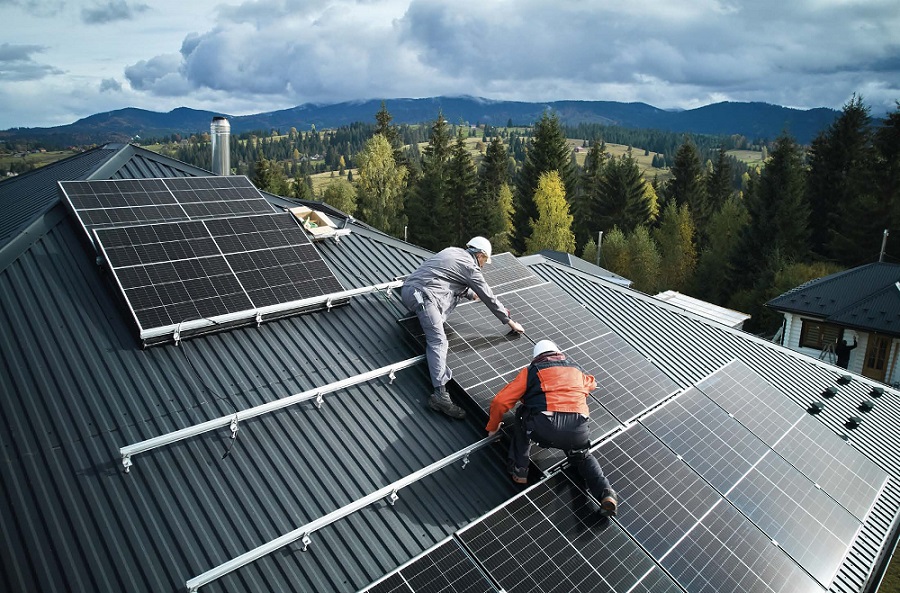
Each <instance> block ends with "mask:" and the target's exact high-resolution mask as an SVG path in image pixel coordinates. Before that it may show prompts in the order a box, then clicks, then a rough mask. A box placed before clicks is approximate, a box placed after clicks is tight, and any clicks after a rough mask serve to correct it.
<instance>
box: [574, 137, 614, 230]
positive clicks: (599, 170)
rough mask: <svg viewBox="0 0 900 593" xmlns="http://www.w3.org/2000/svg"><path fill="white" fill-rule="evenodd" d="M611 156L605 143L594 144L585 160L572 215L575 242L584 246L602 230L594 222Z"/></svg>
mask: <svg viewBox="0 0 900 593" xmlns="http://www.w3.org/2000/svg"><path fill="white" fill-rule="evenodd" d="M608 158H609V154H608V153H607V152H606V143H605V142H602V141H601V142H596V141H595V142H592V143H591V148H590V149H589V150H588V153H587V155H585V158H584V169H583V170H582V172H581V176H580V177H579V178H578V187H577V188H576V191H575V197H574V199H573V200H572V215H573V216H574V217H575V242H576V244H577V245H584V244H585V242H587V241H588V240H592V237H593V235H594V234H595V233H596V232H597V231H598V230H601V229H600V228H599V224H598V222H597V221H596V220H594V213H595V212H596V211H597V209H598V206H597V204H598V203H599V202H600V192H601V187H602V183H603V174H604V171H605V168H606V162H607V160H608Z"/></svg>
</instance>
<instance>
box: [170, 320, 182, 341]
mask: <svg viewBox="0 0 900 593" xmlns="http://www.w3.org/2000/svg"><path fill="white" fill-rule="evenodd" d="M172 339H173V340H175V345H176V346H178V344H179V343H181V324H180V323H179V324H178V327H176V328H175V332H174V333H173V334H172Z"/></svg>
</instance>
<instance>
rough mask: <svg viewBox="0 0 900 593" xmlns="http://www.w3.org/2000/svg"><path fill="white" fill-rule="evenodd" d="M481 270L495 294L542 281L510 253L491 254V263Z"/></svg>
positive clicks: (541, 282)
mask: <svg viewBox="0 0 900 593" xmlns="http://www.w3.org/2000/svg"><path fill="white" fill-rule="evenodd" d="M481 272H482V274H484V279H485V280H486V281H487V283H488V286H490V287H491V290H492V291H493V292H494V294H495V295H502V294H505V293H508V292H512V291H514V290H518V289H520V288H526V287H528V286H535V285H537V284H543V282H544V281H543V280H541V279H540V278H539V277H538V276H537V274H535V273H534V272H532V271H531V270H529V269H528V268H527V267H525V266H524V265H522V263H520V262H519V260H517V259H516V256H514V255H513V254H511V253H501V254H499V255H495V256H493V257H492V258H491V263H489V264H487V265H486V266H484V268H482V269H481Z"/></svg>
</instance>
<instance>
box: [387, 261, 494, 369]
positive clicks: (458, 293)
mask: <svg viewBox="0 0 900 593" xmlns="http://www.w3.org/2000/svg"><path fill="white" fill-rule="evenodd" d="M400 295H401V297H402V299H403V305H404V306H405V307H406V308H407V309H409V310H410V311H412V312H414V313H415V314H416V316H417V317H418V318H419V323H420V324H421V325H422V331H424V332H425V344H426V346H425V358H426V359H427V360H428V371H429V372H430V374H431V384H432V385H433V386H434V387H441V386H443V385H446V384H447V382H448V381H450V377H451V371H450V369H449V368H448V367H447V346H448V342H447V335H446V334H445V333H444V321H445V320H446V319H447V317H448V316H449V315H450V313H452V312H453V309H455V308H456V305H457V304H458V303H459V300H460V299H462V298H467V299H469V300H471V299H473V298H475V295H478V298H479V299H481V301H482V302H483V303H484V304H485V305H487V307H488V309H490V310H491V312H492V313H493V314H494V315H496V317H497V319H499V320H500V321H502V322H503V323H509V311H507V310H506V308H505V307H504V306H503V305H501V304H500V301H498V300H497V297H495V296H494V293H493V292H492V291H491V287H490V286H488V284H487V282H486V281H485V280H484V274H482V273H481V268H479V267H478V262H477V261H476V259H475V254H474V253H472V252H470V251H468V250H466V249H462V248H460V247H447V248H446V249H444V250H442V251H439V252H438V253H436V254H434V255H433V256H431V257H430V258H428V259H427V260H425V261H424V262H422V265H421V266H419V268H418V269H417V270H416V271H415V272H413V273H412V274H410V275H409V276H407V277H406V280H404V281H403V288H402V289H401V291H400ZM416 295H419V296H420V297H421V299H422V303H421V306H420V303H419V301H418V300H417V298H416Z"/></svg>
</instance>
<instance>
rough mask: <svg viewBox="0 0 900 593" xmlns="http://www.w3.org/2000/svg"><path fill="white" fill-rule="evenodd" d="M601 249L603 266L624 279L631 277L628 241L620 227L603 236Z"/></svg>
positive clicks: (601, 263)
mask: <svg viewBox="0 0 900 593" xmlns="http://www.w3.org/2000/svg"><path fill="white" fill-rule="evenodd" d="M599 249H600V265H601V266H603V267H604V268H606V269H607V270H609V271H610V272H613V273H615V274H618V275H620V276H622V277H623V278H628V277H629V276H628V275H629V274H630V273H631V261H630V259H629V254H628V239H627V238H626V237H625V233H623V232H622V230H621V229H620V228H619V227H613V229H612V230H611V231H609V232H608V233H605V234H604V235H603V242H602V243H600V246H599Z"/></svg>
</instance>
